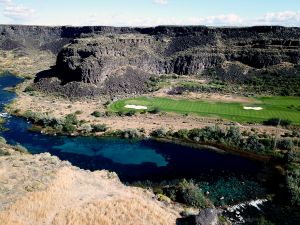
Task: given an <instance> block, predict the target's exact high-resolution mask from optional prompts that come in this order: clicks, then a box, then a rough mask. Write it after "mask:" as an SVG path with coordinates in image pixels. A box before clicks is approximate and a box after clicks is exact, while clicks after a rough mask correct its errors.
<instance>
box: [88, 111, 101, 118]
mask: <svg viewBox="0 0 300 225" xmlns="http://www.w3.org/2000/svg"><path fill="white" fill-rule="evenodd" d="M91 115H92V116H94V117H101V116H103V114H102V113H101V112H99V111H97V110H96V111H94V112H92V114H91Z"/></svg>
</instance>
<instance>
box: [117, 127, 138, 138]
mask: <svg viewBox="0 0 300 225" xmlns="http://www.w3.org/2000/svg"><path fill="white" fill-rule="evenodd" d="M121 136H122V137H123V138H128V139H134V138H140V137H142V136H143V134H141V133H140V132H139V131H138V130H137V129H127V130H124V131H123V132H122V135H121Z"/></svg>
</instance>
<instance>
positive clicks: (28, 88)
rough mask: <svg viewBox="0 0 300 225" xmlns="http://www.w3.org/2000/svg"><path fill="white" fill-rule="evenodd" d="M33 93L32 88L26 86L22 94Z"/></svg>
mask: <svg viewBox="0 0 300 225" xmlns="http://www.w3.org/2000/svg"><path fill="white" fill-rule="evenodd" d="M33 91H34V88H33V87H32V86H31V85H29V86H27V87H26V88H25V89H24V92H33Z"/></svg>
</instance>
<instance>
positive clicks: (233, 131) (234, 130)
mask: <svg viewBox="0 0 300 225" xmlns="http://www.w3.org/2000/svg"><path fill="white" fill-rule="evenodd" d="M241 139H242V135H241V131H240V128H239V127H230V128H229V130H228V132H227V134H226V143H227V144H229V145H230V146H239V144H240V141H241Z"/></svg>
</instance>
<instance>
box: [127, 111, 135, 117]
mask: <svg viewBox="0 0 300 225" xmlns="http://www.w3.org/2000/svg"><path fill="white" fill-rule="evenodd" d="M135 113H136V111H135V110H130V111H128V112H126V113H125V116H134V115H135Z"/></svg>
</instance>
